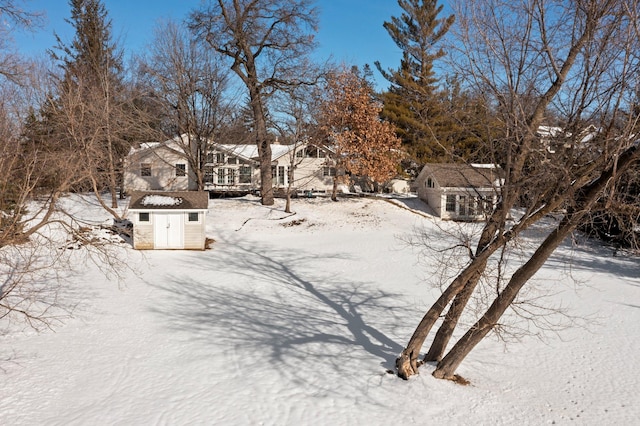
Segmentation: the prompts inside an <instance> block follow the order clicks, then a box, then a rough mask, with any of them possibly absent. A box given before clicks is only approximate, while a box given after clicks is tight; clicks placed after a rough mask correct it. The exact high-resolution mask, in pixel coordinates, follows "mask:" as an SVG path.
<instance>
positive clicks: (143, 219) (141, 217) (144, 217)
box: [138, 212, 150, 222]
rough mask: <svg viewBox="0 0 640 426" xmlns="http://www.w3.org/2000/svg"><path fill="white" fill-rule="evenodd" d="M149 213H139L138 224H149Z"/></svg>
mask: <svg viewBox="0 0 640 426" xmlns="http://www.w3.org/2000/svg"><path fill="white" fill-rule="evenodd" d="M149 220H150V219H149V213H147V212H145V213H142V212H140V213H138V222H149Z"/></svg>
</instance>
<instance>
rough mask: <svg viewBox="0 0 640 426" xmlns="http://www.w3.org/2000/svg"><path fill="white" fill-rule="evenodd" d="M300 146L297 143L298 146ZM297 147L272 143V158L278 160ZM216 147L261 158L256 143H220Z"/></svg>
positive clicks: (249, 157)
mask: <svg viewBox="0 0 640 426" xmlns="http://www.w3.org/2000/svg"><path fill="white" fill-rule="evenodd" d="M300 146H301V145H297V147H298V148H299V147H300ZM295 147H296V145H275V144H274V145H271V159H272V160H276V159H278V158H280V157H282V156H283V155H286V154H288V153H290V152H291V151H292V150H293V149H294V148H295ZM216 148H218V149H220V150H222V151H226V152H228V153H229V154H233V155H235V156H237V157H240V158H245V159H247V160H255V159H257V158H259V155H258V147H257V146H256V145H255V144H218V145H216Z"/></svg>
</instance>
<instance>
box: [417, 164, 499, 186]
mask: <svg viewBox="0 0 640 426" xmlns="http://www.w3.org/2000/svg"><path fill="white" fill-rule="evenodd" d="M423 170H424V171H425V173H428V175H429V176H432V177H433V179H435V180H436V182H438V185H440V187H446V188H464V187H474V188H480V187H492V186H494V185H495V183H496V180H498V179H501V178H502V169H500V168H496V167H495V166H493V165H489V164H455V163H430V164H426V165H425V166H424V168H423Z"/></svg>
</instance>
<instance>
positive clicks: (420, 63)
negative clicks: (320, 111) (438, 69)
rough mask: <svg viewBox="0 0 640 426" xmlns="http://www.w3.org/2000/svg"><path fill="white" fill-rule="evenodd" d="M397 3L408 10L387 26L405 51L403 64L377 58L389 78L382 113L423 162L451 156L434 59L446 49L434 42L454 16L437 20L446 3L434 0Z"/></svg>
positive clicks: (385, 75)
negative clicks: (386, 66)
mask: <svg viewBox="0 0 640 426" xmlns="http://www.w3.org/2000/svg"><path fill="white" fill-rule="evenodd" d="M398 4H399V5H400V7H401V8H402V10H404V13H402V15H401V16H400V17H392V18H391V21H389V22H385V23H384V28H385V29H386V30H387V32H388V33H389V35H390V36H391V38H392V39H393V41H394V42H395V43H396V45H397V46H398V47H399V48H400V49H401V50H402V52H403V53H402V60H401V62H400V67H399V68H398V69H395V70H388V71H385V70H383V69H382V66H381V64H380V62H376V67H377V68H378V70H379V71H380V72H381V73H382V75H383V76H384V77H385V79H387V80H388V81H389V83H391V85H390V87H389V89H388V91H387V92H385V93H383V94H382V100H383V102H384V109H383V111H382V117H383V118H385V119H387V120H389V121H390V122H392V123H393V124H394V125H395V126H396V129H397V130H396V131H397V133H398V136H399V137H400V138H401V139H402V142H403V144H404V145H405V148H406V149H407V150H408V151H409V153H410V154H411V155H412V156H413V157H414V158H415V159H416V160H418V161H419V162H421V163H424V162H426V161H427V160H435V159H438V158H442V157H444V156H446V155H447V147H446V146H444V141H443V140H441V137H440V133H441V131H440V128H442V127H443V126H446V122H445V121H446V120H444V117H445V115H444V114H443V110H442V105H441V104H440V103H439V102H438V94H437V83H438V79H437V78H436V76H435V73H434V71H433V62H434V61H435V60H437V59H439V58H441V57H442V56H444V54H445V53H444V51H443V50H442V49H439V50H437V51H434V46H435V44H436V43H437V42H438V41H439V40H440V39H441V38H442V37H443V36H444V35H445V34H446V33H447V31H448V30H449V27H451V25H452V24H453V22H454V16H453V15H451V16H448V17H446V18H442V19H439V18H438V15H439V14H440V12H441V11H442V6H437V1H436V0H426V1H425V0H398Z"/></svg>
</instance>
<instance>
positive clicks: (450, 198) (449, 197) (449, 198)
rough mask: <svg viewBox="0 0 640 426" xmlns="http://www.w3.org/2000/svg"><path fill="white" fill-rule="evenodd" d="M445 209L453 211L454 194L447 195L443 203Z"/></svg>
mask: <svg viewBox="0 0 640 426" xmlns="http://www.w3.org/2000/svg"><path fill="white" fill-rule="evenodd" d="M445 210H446V211H448V212H452V213H455V211H456V196H455V194H450V195H447V202H446V204H445Z"/></svg>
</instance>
